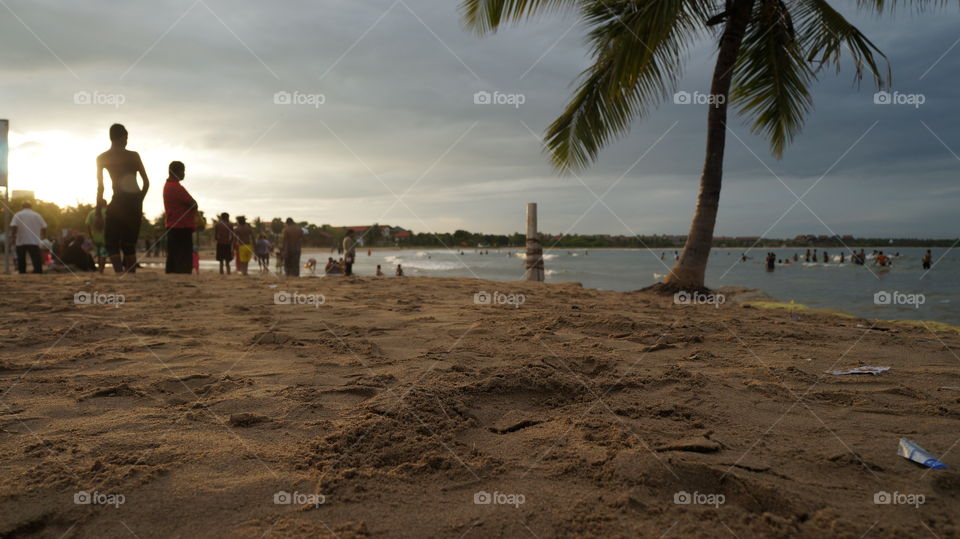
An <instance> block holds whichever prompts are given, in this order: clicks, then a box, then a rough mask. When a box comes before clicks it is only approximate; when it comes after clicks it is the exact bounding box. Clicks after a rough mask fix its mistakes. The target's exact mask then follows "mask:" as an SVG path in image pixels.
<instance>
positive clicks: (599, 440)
mask: <svg viewBox="0 0 960 539" xmlns="http://www.w3.org/2000/svg"><path fill="white" fill-rule="evenodd" d="M271 286H274V287H273V288H272V287H271ZM0 290H2V297H3V307H4V308H3V311H2V318H0V321H2V322H0V323H2V332H0V349H2V355H0V378H2V386H0V391H2V397H0V467H2V475H0V536H3V537H8V536H11V537H13V536H31V537H32V536H35V537H131V536H136V537H141V538H146V537H263V536H273V537H294V536H311V537H328V536H329V537H344V538H348V537H540V538H545V537H571V536H573V537H577V536H581V537H597V536H607V537H660V536H665V537H693V536H697V537H728V536H731V534H732V535H735V536H739V537H759V536H764V537H853V538H856V537H862V536H864V535H866V536H868V537H908V536H914V537H923V536H930V534H933V535H934V536H937V537H942V538H946V537H958V536H960V526H958V519H960V475H958V473H957V472H955V471H928V470H927V469H925V468H922V467H920V466H918V465H914V464H912V463H911V462H909V461H907V460H905V459H903V458H901V457H899V456H897V454H896V449H897V442H898V440H899V439H900V438H901V437H908V438H910V439H913V440H916V441H917V442H918V443H920V444H921V445H923V446H924V447H925V448H926V449H928V450H929V451H931V452H932V453H934V454H936V455H938V456H941V455H943V457H942V458H943V460H944V461H946V462H947V463H949V464H952V465H953V467H954V468H960V448H958V447H957V445H958V435H960V391H958V390H957V389H956V388H957V387H960V358H958V351H960V335H958V334H957V333H956V332H953V331H949V330H947V331H944V328H942V327H937V328H933V327H932V326H930V327H927V326H923V325H917V326H908V325H899V324H897V325H894V324H892V323H889V322H878V321H868V320H862V319H857V318H850V317H842V316H837V315H835V314H829V313H818V312H812V311H788V310H777V309H773V310H771V309H760V308H756V307H752V308H748V307H744V306H743V304H742V303H740V302H739V301H738V300H739V299H742V298H743V297H744V296H743V295H740V296H738V295H736V292H735V291H733V292H731V295H729V296H728V297H727V302H726V303H725V304H724V305H722V306H721V307H719V308H715V307H712V306H676V305H674V304H673V301H672V298H664V297H660V296H656V295H652V294H650V293H647V292H634V293H617V292H600V291H595V290H588V289H584V288H582V287H580V286H578V285H575V284H548V285H541V284H533V283H494V282H487V281H477V280H466V279H418V278H404V279H396V278H386V279H373V278H360V279H355V280H350V279H345V278H331V279H312V280H301V281H298V282H296V283H288V282H285V281H283V280H278V279H275V278H270V277H259V276H251V277H249V278H242V277H239V276H232V277H229V278H221V277H220V276H218V275H203V276H200V277H196V276H164V275H161V274H158V273H155V272H141V273H139V274H137V275H131V276H127V277H125V278H123V279H121V280H118V279H117V278H116V277H114V276H111V275H107V276H102V277H101V276H90V275H82V276H79V277H77V276H73V275H48V276H32V275H27V276H6V277H0ZM78 291H87V292H93V291H96V292H99V293H100V294H122V295H123V299H124V303H123V304H122V305H118V306H111V305H76V304H75V301H74V300H75V293H76V292H78ZM292 291H297V292H299V293H301V294H304V295H305V296H302V297H300V299H301V300H304V301H306V300H309V299H310V298H309V297H308V296H306V294H318V295H319V294H322V295H323V296H324V300H325V303H324V304H323V305H316V304H297V305H290V304H281V305H277V304H275V302H274V296H275V294H277V293H281V292H292ZM480 291H487V292H494V291H498V292H501V293H504V294H522V295H523V298H522V299H523V300H524V301H523V304H522V305H520V306H515V305H505V304H504V305H477V304H475V303H474V294H475V293H477V292H480ZM107 297H109V296H107ZM317 299H319V298H317ZM515 299H517V300H518V302H519V300H520V299H521V298H520V297H519V296H515ZM858 326H863V327H858ZM861 365H879V366H889V367H891V369H890V370H889V371H887V372H885V373H883V374H881V375H878V376H832V375H829V374H826V373H825V371H828V370H832V369H839V368H850V367H855V366H861ZM941 388H943V389H941ZM951 388H952V389H951ZM81 491H82V492H86V493H88V494H90V495H91V497H92V498H93V500H94V503H89V504H88V503H75V501H85V500H86V499H85V498H83V494H79V498H77V500H75V496H77V495H78V493H79V492H81ZM878 492H888V493H890V494H891V495H893V494H894V493H897V496H896V497H895V498H894V499H896V500H897V501H900V502H903V503H899V504H876V503H874V501H875V499H874V498H875V495H876V494H877V493H878ZM93 493H96V494H95V495H94V494H93ZM284 493H288V495H284ZM685 493H686V494H685ZM919 495H922V501H923V503H922V504H919V505H918V506H915V505H908V504H907V503H908V502H917V501H918V500H921V498H920V497H919ZM686 500H694V501H696V502H698V503H693V504H683V503H676V502H677V501H686ZM288 501H290V502H293V503H286V502H288ZM276 502H282V503H276ZM321 502H322V503H321ZM477 502H490V503H477Z"/></svg>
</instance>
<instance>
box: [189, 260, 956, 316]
mask: <svg viewBox="0 0 960 539" xmlns="http://www.w3.org/2000/svg"><path fill="white" fill-rule="evenodd" d="M882 250H883V251H884V252H885V253H887V254H889V255H893V254H895V253H897V252H899V253H900V256H899V257H896V258H894V259H893V264H892V266H891V267H887V268H881V267H879V266H874V265H873V259H872V257H870V253H871V251H872V249H869V248H868V249H866V252H867V255H868V257H870V258H868V260H867V265H865V266H857V265H854V264H851V263H850V262H849V257H847V262H846V263H845V264H840V263H839V261H838V259H839V255H840V250H839V249H827V252H828V253H829V254H830V256H831V258H832V260H831V262H829V263H826V264H824V263H823V262H822V261H821V262H817V263H809V264H807V263H804V262H803V249H758V250H755V251H751V252H750V253H748V254H747V256H748V257H749V258H748V260H747V261H746V262H741V261H740V256H741V254H742V253H743V250H742V249H714V250H713V252H712V254H711V255H710V263H709V266H708V269H707V286H709V287H711V288H719V287H722V286H743V287H748V288H756V289H759V290H762V291H763V292H765V293H766V294H768V295H770V296H772V297H774V298H776V299H777V300H779V301H791V300H792V301H796V302H797V303H802V304H804V305H809V306H811V307H821V308H832V309H840V310H843V311H847V312H850V313H854V314H857V315H860V316H865V317H869V318H878V319H889V320H897V319H899V320H936V321H941V322H947V323H952V324H960V297H958V295H960V248H958V249H957V250H953V251H948V250H947V249H946V248H937V249H933V260H934V263H935V265H934V267H933V269H932V270H931V271H929V272H926V271H924V270H923V269H922V266H921V257H922V256H923V253H924V251H925V249H921V248H908V247H905V248H898V247H895V246H884V247H883V248H882ZM768 251H773V252H775V253H776V254H777V257H778V258H780V259H786V258H790V259H791V262H792V257H793V254H794V253H797V254H799V255H800V261H799V262H797V263H792V264H790V265H777V268H776V270H775V271H773V272H768V271H766V268H765V266H764V254H765V253H766V252H768ZM819 252H820V250H819V249H818V253H819ZM489 253H490V254H489V255H487V254H483V255H481V254H479V253H478V251H476V250H474V249H464V250H463V255H460V254H459V252H458V251H451V250H445V249H434V250H426V249H424V250H413V249H411V250H396V251H393V250H389V251H388V250H375V251H373V253H372V255H370V256H368V255H367V252H366V251H365V250H363V251H358V252H357V255H358V256H357V263H356V264H355V265H354V272H355V273H356V274H358V275H373V274H374V272H375V270H376V266H377V264H380V265H381V266H382V268H383V272H384V273H385V274H386V275H387V276H388V277H392V276H393V275H394V270H395V267H396V265H397V264H398V263H399V264H402V265H403V268H404V273H405V274H406V275H407V276H416V277H475V278H480V279H489V280H493V281H517V280H520V279H522V278H523V273H524V265H523V253H522V251H520V250H505V249H504V250H499V251H498V250H494V249H491V250H490V251H489ZM661 253H663V260H661V258H660V255H661ZM329 256H331V253H330V252H328V251H305V252H304V253H303V257H302V261H304V262H306V260H307V259H309V258H311V257H312V258H316V259H317V262H318V265H319V266H320V267H321V268H322V267H323V264H324V263H325V261H326V260H327V257H329ZM821 259H822V255H821ZM673 262H674V260H673V251H666V250H660V249H655V250H653V251H648V250H645V249H591V250H589V251H584V250H569V249H553V250H549V251H547V252H546V253H545V254H544V265H545V268H546V280H547V282H579V283H581V284H583V286H585V287H588V288H597V289H601V290H618V291H629V290H637V289H640V288H644V287H646V286H650V285H651V284H654V283H655V282H658V281H660V280H662V279H663V276H664V275H666V274H667V272H668V271H669V270H670V268H671V267H672V265H673ZM252 264H253V266H254V267H255V265H256V264H255V263H252ZM272 265H273V260H271V266H272ZM204 266H205V267H206V264H204ZM318 277H320V275H318ZM503 288H504V289H503V290H499V292H503V293H509V292H510V291H509V287H508V286H504V287H503ZM488 292H494V291H493V290H489V291H488ZM878 294H879V296H877V295H878Z"/></svg>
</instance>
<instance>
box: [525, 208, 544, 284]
mask: <svg viewBox="0 0 960 539" xmlns="http://www.w3.org/2000/svg"><path fill="white" fill-rule="evenodd" d="M524 262H525V264H526V268H527V271H526V275H525V277H524V279H525V280H527V281H541V282H542V281H543V276H544V270H543V246H542V245H541V244H540V233H539V232H537V203H536V202H531V203H529V204H527V257H526V258H525V259H524Z"/></svg>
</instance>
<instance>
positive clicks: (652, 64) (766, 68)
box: [461, 0, 946, 291]
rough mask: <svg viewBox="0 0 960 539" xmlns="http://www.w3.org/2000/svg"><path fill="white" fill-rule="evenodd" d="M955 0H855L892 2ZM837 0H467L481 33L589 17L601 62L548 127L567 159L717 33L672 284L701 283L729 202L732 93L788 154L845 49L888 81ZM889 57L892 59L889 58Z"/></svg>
mask: <svg viewBox="0 0 960 539" xmlns="http://www.w3.org/2000/svg"><path fill="white" fill-rule="evenodd" d="M945 3H946V2H945V0H900V1H899V2H898V1H897V0H856V5H857V6H858V7H860V8H863V9H867V10H872V11H875V12H878V13H879V12H883V11H889V10H892V9H893V8H894V7H895V6H896V5H897V4H900V5H903V4H909V5H911V6H913V7H917V8H924V7H929V6H934V5H938V4H945ZM830 4H831V2H829V0H646V1H644V0H463V3H462V4H461V10H462V12H463V17H464V21H465V23H466V25H467V27H468V28H470V29H472V30H474V31H476V32H477V33H480V34H487V33H491V32H495V31H497V30H498V29H499V28H500V27H501V25H504V24H510V23H515V22H518V21H521V20H523V19H529V18H532V17H535V16H537V15H542V14H545V13H551V12H564V11H566V12H578V13H579V15H580V17H581V18H582V19H583V21H584V22H585V23H586V25H587V27H588V35H587V44H588V46H589V47H590V50H591V53H592V59H593V65H591V66H590V67H588V68H587V69H586V70H585V71H584V72H583V73H582V74H581V76H580V79H579V85H578V88H577V90H576V93H575V94H574V96H573V98H572V99H571V101H570V103H569V104H568V105H567V107H566V109H565V110H564V111H563V113H562V114H561V115H560V117H559V118H557V119H556V120H555V121H554V122H553V124H551V125H550V127H549V128H548V129H547V133H546V150H547V152H548V153H549V154H550V158H551V161H552V162H553V164H554V166H555V167H556V168H557V169H559V170H560V171H569V170H574V169H583V168H585V167H586V166H588V165H589V164H590V163H591V162H593V161H594V160H596V158H597V155H598V154H599V153H600V150H601V149H602V148H603V146H604V145H606V144H607V143H608V142H609V141H610V140H611V139H612V138H614V137H617V136H620V135H623V134H625V133H626V132H627V131H628V130H629V128H630V123H631V121H632V120H633V119H634V118H636V117H643V116H644V115H645V114H647V113H648V112H649V111H650V110H652V109H653V108H654V107H656V106H657V105H659V104H660V102H661V101H662V100H663V99H664V98H666V97H668V96H670V95H673V93H674V92H675V91H676V87H677V82H678V81H679V79H680V76H681V74H682V71H683V61H684V57H685V53H686V52H687V51H688V50H689V49H690V48H691V46H692V45H693V44H694V43H696V42H697V41H698V40H699V39H701V38H703V37H705V36H712V37H713V38H716V39H717V40H718V49H717V59H716V64H715V66H714V70H713V79H712V83H711V86H710V94H711V97H712V98H713V104H711V105H710V106H709V110H708V112H707V148H706V158H705V160H704V165H703V173H702V174H701V176H700V193H699V195H698V197H697V206H696V211H695V212H694V214H693V222H692V223H691V225H690V232H689V233H688V235H687V242H686V245H685V246H684V249H683V254H682V255H681V256H680V260H679V261H678V262H677V263H676V265H675V266H674V267H673V269H672V270H671V272H670V274H669V275H668V276H667V278H666V279H665V281H664V284H663V286H662V288H663V289H664V290H665V291H676V290H700V289H703V288H704V274H705V272H706V268H707V259H708V257H709V256H710V246H711V243H712V241H713V229H714V225H715V224H716V219H717V208H718V205H719V202H720V186H721V182H722V179H723V156H724V145H725V142H726V130H727V105H728V104H729V103H733V104H734V105H735V106H736V108H737V110H738V112H739V113H740V114H742V115H744V116H746V117H748V118H749V119H750V120H752V129H753V131H754V132H756V133H758V134H760V135H762V136H764V137H766V138H767V139H769V142H770V146H771V149H772V152H773V154H774V155H775V156H776V157H777V158H780V157H781V156H782V154H783V151H784V149H785V148H786V146H787V144H788V143H789V142H790V141H791V140H792V139H793V137H794V136H795V135H796V134H797V133H798V132H799V131H800V128H801V126H802V125H803V121H804V118H805V116H806V115H807V113H808V112H809V110H810V108H811V106H812V104H813V101H812V98H811V96H810V86H811V84H812V83H813V82H814V81H815V80H816V78H817V75H818V73H819V71H820V70H821V69H822V68H824V67H827V66H835V67H837V69H839V63H840V59H841V54H842V53H844V51H846V53H847V54H849V55H850V57H851V59H852V60H853V65H854V68H855V78H856V80H857V81H860V80H861V79H862V78H863V76H864V74H867V75H869V77H870V78H872V79H873V80H874V81H875V82H876V84H877V87H878V88H884V87H886V86H888V85H889V81H890V70H889V66H888V65H887V64H886V57H885V56H884V55H883V53H882V52H881V51H880V50H879V49H878V48H877V47H876V46H875V45H874V44H873V43H872V42H871V41H870V40H869V39H867V37H866V36H864V35H863V34H862V33H861V32H860V31H859V30H858V29H857V28H855V27H854V26H853V25H851V24H850V23H849V22H847V20H846V19H845V18H844V17H843V16H842V15H840V13H838V12H837V11H835V10H834V9H833V7H832V6H831V5H830ZM880 64H883V68H881V65H880Z"/></svg>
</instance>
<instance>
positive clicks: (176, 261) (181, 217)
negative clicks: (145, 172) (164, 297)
mask: <svg viewBox="0 0 960 539" xmlns="http://www.w3.org/2000/svg"><path fill="white" fill-rule="evenodd" d="M169 170H170V175H169V176H168V177H167V183H166V184H164V186H163V208H164V210H165V211H166V214H167V220H166V226H167V273H186V274H190V273H191V272H192V271H193V228H194V226H195V224H196V211H197V201H196V200H194V199H193V197H192V196H190V193H188V192H187V190H186V189H184V187H183V185H182V184H181V182H182V181H183V179H184V178H185V177H186V167H185V166H184V164H183V163H181V162H180V161H174V162H172V163H170V168H169Z"/></svg>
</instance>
